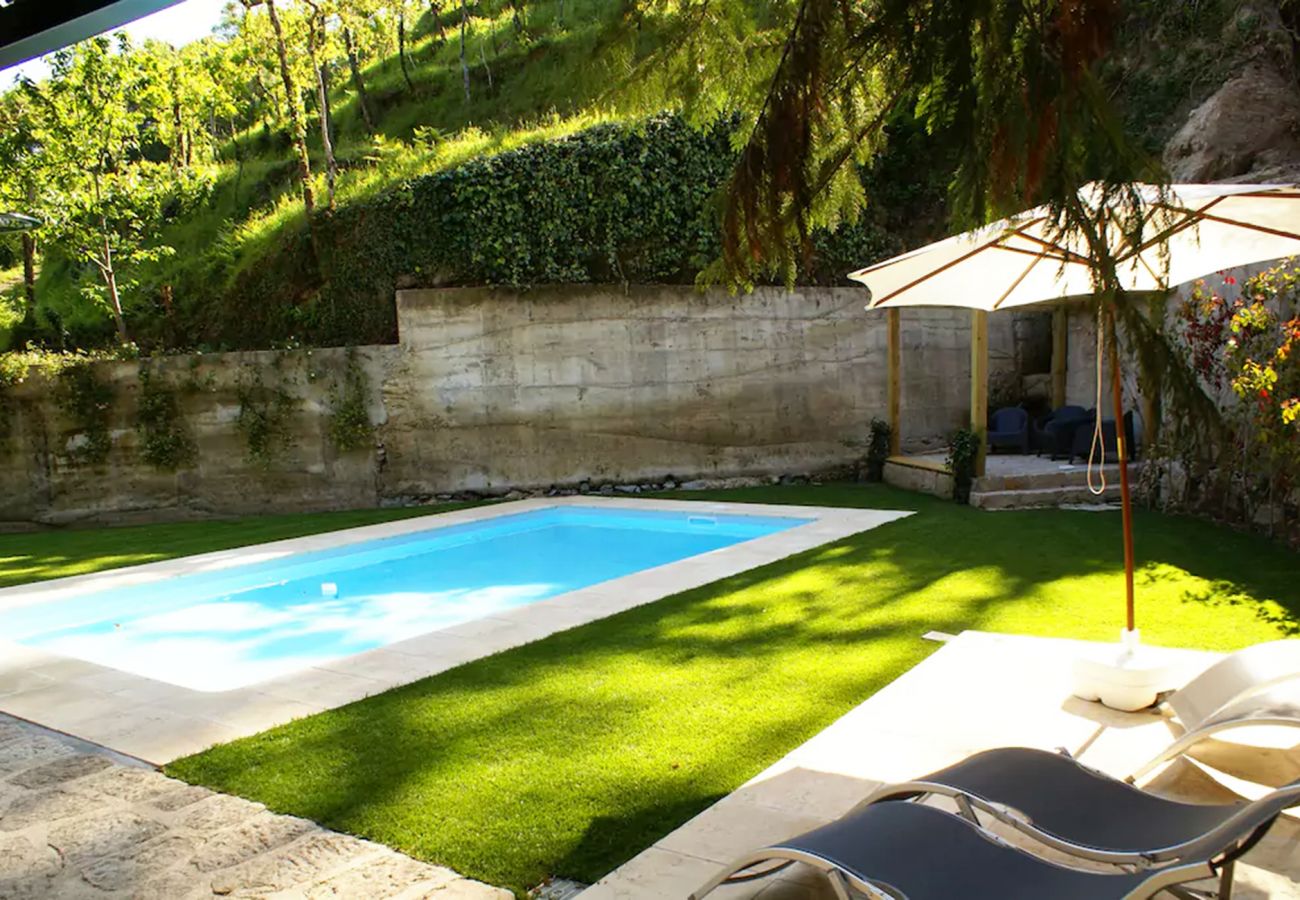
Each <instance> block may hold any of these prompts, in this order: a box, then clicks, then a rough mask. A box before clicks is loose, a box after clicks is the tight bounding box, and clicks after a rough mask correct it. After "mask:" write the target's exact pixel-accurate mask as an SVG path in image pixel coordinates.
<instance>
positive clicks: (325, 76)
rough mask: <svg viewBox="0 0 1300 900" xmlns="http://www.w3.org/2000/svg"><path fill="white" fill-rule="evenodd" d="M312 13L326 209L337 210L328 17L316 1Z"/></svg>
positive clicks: (311, 1)
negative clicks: (326, 22)
mask: <svg viewBox="0 0 1300 900" xmlns="http://www.w3.org/2000/svg"><path fill="white" fill-rule="evenodd" d="M306 2H307V6H308V7H309V8H310V9H311V15H310V16H309V17H308V20H307V53H308V57H309V58H310V59H311V68H312V72H313V73H314V74H315V76H316V78H315V80H316V107H317V109H318V110H319V113H320V139H321V150H322V152H323V153H324V154H325V190H326V197H327V201H326V206H327V207H328V209H329V210H330V211H331V212H332V211H333V210H334V188H335V182H336V180H337V178H338V162H337V161H336V160H335V158H334V140H333V138H332V137H331V136H330V128H331V122H330V118H331V117H330V84H329V62H328V57H327V55H326V52H325V51H324V49H323V48H324V46H326V45H327V44H328V42H329V32H328V30H327V28H326V26H325V13H324V12H323V8H322V6H321V4H320V3H318V2H316V0H306Z"/></svg>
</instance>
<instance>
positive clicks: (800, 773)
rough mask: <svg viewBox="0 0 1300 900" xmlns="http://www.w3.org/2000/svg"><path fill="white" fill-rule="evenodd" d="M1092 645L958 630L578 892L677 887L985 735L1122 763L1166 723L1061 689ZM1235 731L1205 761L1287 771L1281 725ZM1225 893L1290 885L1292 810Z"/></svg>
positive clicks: (817, 884) (1275, 776)
mask: <svg viewBox="0 0 1300 900" xmlns="http://www.w3.org/2000/svg"><path fill="white" fill-rule="evenodd" d="M1097 646H1098V645H1096V644H1087V643H1085V642H1079V641H1063V640H1048V639H1041V638H1028V637H1013V636H1008V635H994V634H983V633H978V632H965V633H963V634H961V635H959V636H958V637H957V638H954V639H953V640H951V641H950V642H948V643H947V644H946V645H945V646H944V647H943V648H941V649H940V650H939V651H938V652H936V653H935V654H934V655H933V656H931V657H930V658H929V659H927V660H926V661H925V662H923V663H921V664H920V665H919V666H917V667H915V668H914V669H912V670H911V671H909V672H907V673H906V674H904V675H903V676H902V677H900V678H898V679H897V680H895V681H894V682H893V683H891V684H890V685H889V686H887V687H886V688H884V689H883V690H881V691H880V692H879V693H877V694H876V695H875V696H873V697H872V698H871V699H869V700H867V701H866V702H865V703H863V704H862V705H861V706H859V707H857V708H856V709H854V710H853V711H851V712H850V713H848V714H847V715H845V716H844V717H843V718H841V719H840V720H839V721H837V722H835V723H834V724H832V725H831V726H830V727H829V728H827V729H826V730H825V731H823V732H821V733H820V734H818V735H816V736H815V737H813V738H812V739H811V740H810V741H808V742H807V743H805V744H803V745H802V746H800V747H798V748H796V749H795V750H794V751H792V752H791V753H790V754H789V755H787V756H786V757H785V758H784V759H782V760H780V761H779V762H777V763H776V764H775V765H773V766H771V767H770V768H769V769H767V770H766V771H765V772H763V773H761V774H759V775H758V776H756V777H755V778H753V779H752V780H751V781H750V782H748V783H747V784H745V785H743V786H742V787H740V788H739V789H738V790H736V791H735V792H734V793H732V794H730V795H729V796H727V797H725V798H723V799H722V800H721V801H719V802H718V803H716V804H714V805H713V806H712V807H710V808H709V809H707V810H705V811H704V812H702V813H700V814H699V815H698V816H696V817H695V818H694V819H692V820H691V821H689V822H687V823H686V824H685V825H683V826H682V827H681V828H678V829H677V830H676V831H674V832H672V833H671V834H669V835H667V836H666V837H664V838H663V839H662V840H660V841H659V842H658V843H656V844H655V845H654V846H653V847H650V848H649V849H647V850H646V851H644V852H643V853H641V854H640V855H639V856H637V857H635V858H634V859H632V860H631V861H629V862H628V863H627V864H625V865H623V866H622V867H620V868H619V869H617V870H615V871H614V872H612V873H611V874H609V875H608V876H606V877H605V878H603V879H601V880H600V881H599V882H597V883H596V884H595V885H593V886H592V887H591V888H590V889H588V890H587V891H586V892H585V893H583V894H582V900H650V898H669V897H671V898H684V897H686V896H687V895H688V894H689V893H690V892H691V891H692V890H694V889H695V888H697V887H699V886H700V885H701V884H703V883H704V882H705V881H706V880H707V879H708V878H709V877H710V876H712V875H713V874H714V873H715V872H716V871H717V870H718V869H719V868H721V867H722V866H723V865H724V864H726V863H727V862H729V861H731V860H733V859H735V858H737V857H739V856H741V855H743V854H745V853H746V852H749V851H752V850H754V849H756V848H759V847H762V846H765V845H767V844H770V843H772V842H774V841H779V840H782V839H784V838H788V837H790V836H792V835H795V834H798V833H801V832H803V831H806V830H808V829H810V828H814V827H816V826H818V825H822V824H824V823H826V822H829V821H831V820H833V819H835V818H837V817H838V816H840V815H842V814H844V813H845V812H847V811H848V810H849V809H851V808H852V807H853V806H854V805H856V804H857V803H858V802H859V801H860V800H862V799H863V798H865V797H866V796H867V795H868V794H870V793H871V792H872V791H873V790H874V789H875V788H876V787H877V786H878V785H880V784H882V783H888V782H896V781H903V780H907V779H910V778H913V777H916V776H918V775H922V774H924V773H927V772H931V771H933V770H935V769H938V768H941V767H943V766H947V765H950V764H952V763H954V762H957V761H958V760H960V759H962V758H964V757H966V756H968V755H970V754H972V753H976V752H978V751H980V750H985V749H989V748H992V747H1000V746H1017V745H1018V746H1026V747H1038V748H1042V749H1045V750H1054V749H1056V748H1058V747H1064V748H1066V749H1067V750H1069V751H1070V752H1071V753H1072V754H1073V755H1074V756H1075V757H1077V758H1079V759H1081V760H1082V761H1083V762H1084V763H1086V764H1088V765H1090V766H1092V767H1094V768H1098V769H1102V770H1104V771H1106V772H1109V773H1111V774H1113V775H1116V776H1124V775H1127V774H1128V773H1129V772H1131V771H1133V770H1134V769H1136V768H1137V767H1138V766H1139V765H1141V764H1142V763H1143V762H1145V761H1146V760H1147V759H1149V758H1150V757H1152V756H1154V755H1155V753H1156V752H1157V750H1159V749H1160V748H1162V747H1163V746H1165V745H1166V744H1168V743H1169V741H1170V740H1171V737H1172V734H1173V732H1172V730H1171V726H1170V725H1169V724H1168V722H1167V720H1166V719H1165V718H1164V717H1163V716H1161V715H1159V714H1156V713H1154V712H1142V713H1120V712H1115V711H1113V710H1109V709H1106V708H1105V707H1102V706H1100V705H1099V704H1096V703H1088V702H1085V701H1082V700H1079V699H1077V698H1074V697H1071V695H1070V692H1069V666H1068V662H1067V661H1068V660H1069V659H1070V658H1072V657H1073V656H1075V655H1076V654H1078V653H1081V652H1088V650H1089V649H1090V648H1096V647H1097ZM1168 653H1169V656H1170V658H1171V662H1172V663H1173V664H1174V665H1176V666H1178V668H1179V670H1180V671H1179V676H1180V681H1179V683H1184V682H1185V681H1186V680H1187V679H1188V678H1190V677H1192V676H1193V675H1195V674H1196V673H1197V672H1199V671H1201V670H1202V669H1204V668H1205V667H1206V666H1207V665H1208V664H1209V663H1210V662H1212V661H1213V660H1214V659H1215V658H1217V657H1216V655H1215V654H1207V653H1198V652H1192V651H1178V650H1174V651H1168ZM809 689H810V690H815V686H812V685H810V686H809ZM1238 740H1241V741H1243V742H1247V741H1248V742H1249V743H1243V744H1237V745H1236V746H1235V747H1229V746H1227V745H1225V744H1219V745H1217V746H1214V747H1209V748H1207V749H1208V750H1213V751H1217V752H1216V756H1215V762H1216V765H1220V764H1222V765H1241V766H1244V768H1242V769H1241V770H1239V771H1234V774H1244V773H1245V771H1246V770H1250V771H1252V772H1260V771H1266V772H1267V773H1268V781H1269V783H1274V784H1278V783H1285V782H1286V781H1289V780H1291V779H1294V778H1296V777H1300V747H1296V746H1292V745H1294V744H1295V741H1296V736H1295V733H1294V730H1293V729H1291V730H1288V729H1252V730H1251V733H1249V734H1248V733H1246V730H1244V729H1243V730H1242V731H1240V732H1238V733H1237V734H1236V735H1234V736H1233V741H1234V742H1236V741H1238ZM1211 743H1214V742H1211ZM1229 751H1231V752H1229ZM1198 755H1202V754H1198ZM1202 756H1203V758H1205V759H1209V758H1210V757H1209V756H1208V755H1202ZM1226 783H1228V784H1231V785H1232V786H1233V787H1234V788H1238V789H1240V790H1242V791H1243V792H1249V791H1251V789H1252V788H1255V789H1256V790H1258V788H1257V786H1253V785H1248V784H1245V783H1243V782H1239V781H1236V780H1235V779H1232V778H1229V779H1226ZM1145 786H1147V787H1149V788H1151V789H1152V790H1155V791H1157V792H1159V793H1163V794H1165V795H1168V796H1173V797H1177V798H1179V799H1184V800H1187V801H1190V802H1225V801H1227V800H1230V799H1232V798H1233V797H1234V796H1235V795H1234V794H1232V793H1231V792H1230V791H1228V790H1227V788H1226V787H1224V784H1223V783H1220V781H1216V780H1212V779H1211V778H1210V777H1209V776H1208V775H1207V774H1206V773H1205V771H1203V770H1202V769H1201V768H1200V767H1198V766H1196V765H1194V764H1192V763H1187V762H1182V761H1180V762H1178V763H1175V764H1173V765H1170V766H1168V767H1166V768H1165V769H1164V770H1163V771H1162V772H1158V773H1157V774H1156V775H1155V776H1154V778H1153V779H1152V780H1150V781H1148V782H1147V783H1146V785H1145ZM1013 839H1015V838H1013ZM833 896H834V895H833V893H832V892H831V891H830V890H829V889H828V888H827V886H826V883H825V881H824V880H823V879H821V878H820V877H819V876H815V875H813V874H812V873H811V870H809V869H807V868H804V867H800V866H796V867H794V868H792V869H788V870H786V871H785V872H783V873H781V875H780V876H776V877H772V878H768V879H761V880H758V881H754V882H751V883H749V884H746V885H737V886H732V887H727V888H722V889H719V890H717V891H715V892H714V893H713V894H711V895H710V900H714V898H716V900H742V898H758V897H761V898H762V900H831V898H833ZM1233 896H1234V897H1235V898H1238V900H1246V898H1264V897H1270V898H1279V897H1300V822H1297V820H1296V819H1295V818H1290V817H1286V816H1284V817H1282V818H1280V819H1279V820H1278V821H1277V823H1276V824H1275V825H1274V827H1273V829H1272V830H1271V831H1270V832H1269V835H1268V836H1267V837H1266V838H1265V839H1264V840H1263V841H1261V842H1260V844H1259V845H1258V846H1256V847H1255V848H1254V849H1252V850H1251V851H1250V852H1249V853H1248V854H1246V856H1245V857H1244V858H1243V860H1242V861H1241V862H1240V863H1239V864H1238V867H1237V890H1236V892H1235V893H1234V894H1233Z"/></svg>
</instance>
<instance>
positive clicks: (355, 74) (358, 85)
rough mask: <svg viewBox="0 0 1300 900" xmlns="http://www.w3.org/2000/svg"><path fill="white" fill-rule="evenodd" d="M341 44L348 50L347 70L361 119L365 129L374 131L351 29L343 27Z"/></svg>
mask: <svg viewBox="0 0 1300 900" xmlns="http://www.w3.org/2000/svg"><path fill="white" fill-rule="evenodd" d="M343 46H344V47H345V48H347V51H348V71H350V72H351V73H352V89H353V90H354V91H356V92H357V105H358V106H360V107H361V119H362V121H364V122H365V123H366V131H367V132H368V133H370V134H374V133H375V117H374V116H373V115H371V112H370V98H369V97H367V96H366V83H365V81H363V80H362V78H361V65H360V64H359V63H358V62H357V44H356V41H355V40H353V38H352V29H351V28H344V29H343Z"/></svg>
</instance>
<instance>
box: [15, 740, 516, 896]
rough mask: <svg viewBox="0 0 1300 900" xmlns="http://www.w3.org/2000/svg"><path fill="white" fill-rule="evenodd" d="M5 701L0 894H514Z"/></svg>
mask: <svg viewBox="0 0 1300 900" xmlns="http://www.w3.org/2000/svg"><path fill="white" fill-rule="evenodd" d="M511 896H512V895H511V894H509V893H508V892H506V891H502V890H500V889H498V888H493V887H488V886H487V885H485V884H480V883H479V882H477V881H470V880H469V879H466V878H462V877H460V876H459V875H457V874H456V873H455V872H453V871H451V870H450V869H443V868H439V867H437V866H430V865H426V864H425V863H421V862H417V861H416V860H413V859H411V858H409V857H406V856H403V855H402V854H400V853H397V852H395V851H392V850H389V849H388V848H386V847H381V846H379V845H378V844H372V843H370V842H369V841H363V840H360V839H358V838H354V837H349V836H347V835H343V834H336V833H334V832H332V831H327V830H326V829H324V828H321V827H320V826H319V825H316V824H314V823H312V822H308V821H307V820H305V819H297V818H293V817H291V816H282V815H277V814H275V813H272V812H269V811H268V810H267V809H266V807H264V806H262V805H261V804H259V803H252V802H249V801H247V800H241V799H239V798H237V797H230V796H227V795H224V794H216V793H213V792H212V791H209V790H206V789H204V788H200V787H193V786H191V785H187V784H185V783H183V782H180V781H176V780H174V779H171V778H168V777H166V776H165V775H162V774H161V773H159V772H156V771H154V770H153V769H150V768H146V767H143V766H139V765H135V764H131V763H130V762H129V761H127V760H125V759H123V758H120V757H115V756H114V755H112V754H106V753H102V752H92V751H91V748H89V747H88V746H86V745H84V744H82V743H81V742H78V741H75V740H69V739H65V738H63V737H62V736H60V735H55V734H53V733H51V732H48V731H45V730H44V729H38V728H36V727H34V726H31V725H28V724H27V723H24V722H19V721H17V720H14V719H11V718H9V717H7V716H3V715H0V898H4V900H29V898H30V900H35V898H42V900H46V898H50V900H64V898H69V900H70V898H132V900H148V898H158V900H188V898H200V897H258V898H284V900H288V898H303V900H306V898H310V900H324V898H347V897H366V898H401V900H417V898H431V897H436V898H439V900H509V898H510V897H511Z"/></svg>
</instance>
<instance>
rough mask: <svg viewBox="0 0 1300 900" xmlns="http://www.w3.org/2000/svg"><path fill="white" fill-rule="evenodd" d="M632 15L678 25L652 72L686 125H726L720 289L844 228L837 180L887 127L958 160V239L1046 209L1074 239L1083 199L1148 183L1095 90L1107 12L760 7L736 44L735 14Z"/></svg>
mask: <svg viewBox="0 0 1300 900" xmlns="http://www.w3.org/2000/svg"><path fill="white" fill-rule="evenodd" d="M644 5H645V6H647V7H650V8H652V9H656V10H658V11H659V12H660V13H661V14H663V15H668V14H670V13H671V12H673V11H676V10H677V9H678V8H679V6H680V7H681V8H682V10H683V11H682V12H681V14H680V15H681V18H682V20H683V21H684V22H685V23H688V24H685V25H684V26H683V28H682V30H681V31H680V32H679V36H678V39H677V41H675V42H673V43H672V44H670V45H669V47H668V48H667V49H666V50H665V51H664V52H663V53H661V54H660V55H659V57H658V58H657V59H656V60H655V63H656V64H658V65H659V66H661V67H667V68H670V69H671V68H673V60H674V58H676V59H680V60H681V62H680V64H679V65H678V66H677V67H676V68H675V72H676V73H677V77H678V79H679V81H680V82H681V83H683V84H684V85H686V86H687V87H686V88H685V90H684V93H685V95H686V96H687V98H688V109H691V110H694V111H695V112H694V115H695V116H697V117H698V116H700V115H705V114H707V113H708V112H709V111H711V110H713V109H715V108H716V106H717V104H718V103H719V102H720V99H719V95H720V94H724V95H725V96H727V97H728V98H734V99H732V100H730V102H732V103H734V104H736V105H737V106H739V107H740V113H741V116H742V119H741V127H740V128H739V129H738V130H737V143H738V144H739V145H740V146H741V156H740V161H739V163H738V165H737V167H736V170H735V172H734V174H733V176H732V178H731V180H730V182H729V185H728V188H727V190H726V191H725V205H726V213H725V218H724V222H725V226H724V233H725V240H724V248H725V256H726V262H727V272H726V277H728V278H729V279H730V280H731V281H733V282H739V283H745V282H747V281H749V280H751V279H752V277H753V273H754V272H755V271H762V270H764V269H767V270H770V269H772V268H777V269H780V270H787V271H788V270H789V269H790V268H791V267H792V266H793V265H794V263H795V261H796V260H797V259H798V257H799V256H800V255H801V254H802V252H803V251H804V250H805V249H806V247H807V244H808V235H809V234H810V231H811V229H812V227H813V226H816V225H819V224H823V225H824V224H832V225H833V224H836V223H838V222H840V221H843V220H846V219H847V220H850V221H851V220H853V219H854V218H855V217H856V216H857V214H858V212H859V211H860V210H861V208H862V205H863V203H864V196H863V192H862V191H861V190H859V189H857V188H856V186H855V185H854V183H853V178H852V166H851V164H852V163H854V162H858V163H861V162H863V161H864V160H865V159H867V158H869V156H870V154H872V153H874V152H875V150H876V149H877V148H878V147H879V145H880V143H881V141H882V139H883V135H884V128H885V125H886V123H887V122H888V121H889V119H890V117H891V116H892V115H893V114H895V113H896V112H897V111H899V110H902V109H912V110H914V111H915V113H916V115H917V116H918V117H919V118H920V119H921V120H922V121H923V122H924V123H925V125H926V127H927V129H928V130H929V131H930V133H931V134H933V135H934V136H936V138H937V139H938V140H939V143H940V144H941V145H942V146H947V147H951V148H952V149H953V152H954V153H955V154H956V173H955V176H954V178H953V179H952V182H951V191H950V197H951V200H952V208H953V212H954V214H955V221H956V223H957V224H958V225H969V224H979V223H982V222H985V221H988V220H989V219H991V218H996V217H998V216H1000V215H1005V214H1007V213H1008V212H1012V211H1015V210H1018V209H1020V208H1023V207H1024V206H1027V205H1034V204H1036V203H1051V204H1053V205H1055V206H1057V207H1058V208H1059V211H1060V213H1061V215H1062V218H1063V224H1065V225H1067V226H1069V227H1070V228H1076V227H1082V226H1083V225H1084V224H1085V219H1084V216H1083V215H1082V211H1080V210H1077V209H1074V208H1072V207H1073V206H1074V204H1073V203H1072V202H1071V201H1072V198H1073V196H1074V192H1075V191H1076V190H1077V189H1078V188H1079V187H1080V186H1081V185H1083V184H1084V183H1086V182H1088V181H1092V180H1100V181H1102V182H1104V183H1106V184H1108V185H1117V184H1122V183H1125V182H1128V181H1131V180H1134V179H1135V178H1137V177H1147V178H1158V176H1159V172H1158V168H1157V167H1156V166H1155V165H1154V164H1153V163H1152V162H1151V160H1149V159H1148V158H1147V157H1146V156H1145V155H1144V154H1142V153H1141V152H1140V151H1139V150H1138V149H1137V148H1136V147H1135V146H1134V145H1133V144H1132V143H1131V142H1130V141H1129V140H1128V139H1127V138H1126V136H1125V135H1124V132H1123V128H1122V127H1121V123H1120V121H1119V119H1118V116H1117V114H1116V111H1115V109H1114V108H1113V104H1112V103H1111V99H1110V90H1109V89H1108V86H1107V85H1106V84H1104V83H1103V80H1102V72H1101V62H1102V61H1103V60H1104V59H1105V58H1106V56H1107V53H1108V51H1109V50H1110V49H1111V47H1112V44H1113V33H1114V29H1115V27H1116V25H1117V22H1118V21H1119V19H1120V5H1119V4H1118V3H1117V2H1116V0H1086V2H1065V0H1047V2H1044V3H1033V4H1025V3H1021V2H1018V0H997V2H989V3H941V2H923V3H902V2H896V0H870V2H851V0H802V2H799V3H781V4H774V5H773V8H772V9H770V10H767V15H768V17H769V18H768V23H769V27H768V28H759V29H754V28H748V27H746V24H747V23H746V15H745V10H746V9H748V5H747V4H746V2H745V0H731V2H721V3H718V2H696V3H686V4H678V3H677V2H676V0H647V2H646V3H645V4H644ZM774 37H776V38H778V39H777V40H773V38H774Z"/></svg>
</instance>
